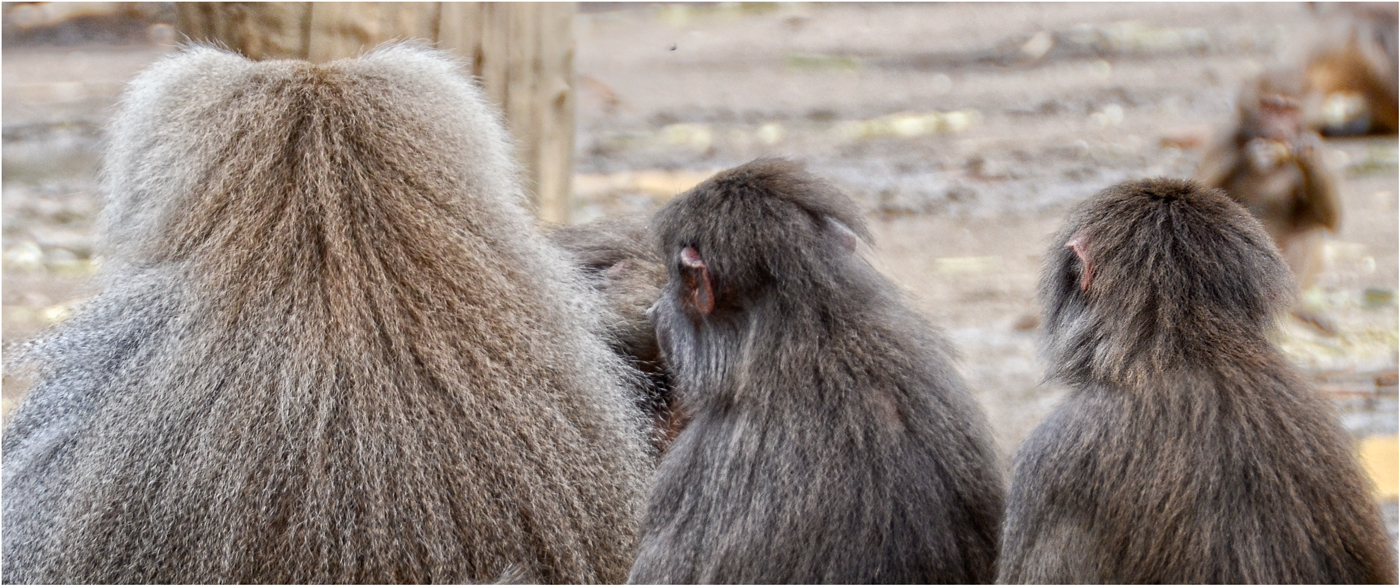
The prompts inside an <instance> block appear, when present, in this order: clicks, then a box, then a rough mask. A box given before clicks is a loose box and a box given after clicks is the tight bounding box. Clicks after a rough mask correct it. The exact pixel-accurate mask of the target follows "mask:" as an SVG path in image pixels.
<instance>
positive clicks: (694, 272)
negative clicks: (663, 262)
mask: <svg viewBox="0 0 1400 586" xmlns="http://www.w3.org/2000/svg"><path fill="white" fill-rule="evenodd" d="M681 266H683V267H685V284H686V288H687V289H688V291H687V293H689V295H690V298H689V301H690V304H691V305H694V306H695V310H696V311H698V312H700V315H710V312H712V311H714V310H715V292H714V288H713V287H712V286H711V285H710V269H709V268H708V267H706V266H705V260H704V259H702V258H700V253H699V252H698V251H696V250H695V249H694V248H692V247H689V246H687V247H685V248H684V249H683V250H681Z"/></svg>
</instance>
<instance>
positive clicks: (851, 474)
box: [629, 160, 1003, 583]
mask: <svg viewBox="0 0 1400 586" xmlns="http://www.w3.org/2000/svg"><path fill="white" fill-rule="evenodd" d="M654 222H655V223H654V230H655V233H656V234H657V235H658V238H659V242H660V244H661V253H662V257H663V258H664V259H665V261H666V264H667V266H668V271H669V274H670V279H669V281H668V282H667V284H666V287H665V289H664V290H663V291H662V295H661V298H660V299H659V300H658V301H657V303H656V305H655V306H653V308H652V310H651V315H652V318H653V322H654V323H655V324H656V330H657V336H658V338H659V340H660V343H661V348H662V352H663V354H664V355H665V357H666V360H667V364H668V365H669V366H670V367H671V370H672V374H673V376H674V377H675V379H676V389H677V392H678V393H680V395H681V397H680V398H681V400H682V402H683V404H684V405H685V408H686V410H687V414H688V415H689V416H690V417H691V419H690V423H689V424H688V426H687V427H686V428H685V429H684V430H683V431H682V432H681V434H680V436H679V437H678V438H676V441H675V443H673V444H672V445H671V448H670V451H668V452H667V453H666V455H665V456H664V457H663V459H662V462H661V466H660V469H659V470H658V472H657V481H656V483H655V485H654V486H653V489H652V494H651V496H650V500H649V502H648V504H647V511H646V517H645V518H644V520H643V524H642V526H643V536H642V542H641V547H640V551H639V554H638V557H637V561H636V564H635V565H634V566H633V567H632V574H631V576H630V577H629V580H631V581H632V582H637V583H673V582H674V583H707V582H721V583H784V582H791V583H826V582H855V583H904V582H985V581H990V580H991V579H992V578H993V573H994V563H995V560H996V544H997V532H998V525H999V523H1000V520H1001V510H1002V496H1003V487H1002V478H1001V475H1000V471H999V470H998V467H997V463H996V459H995V455H994V450H993V447H992V446H993V444H992V440H991V434H990V430H989V428H988V425H987V422H986V416H985V415H984V414H983V413H982V411H981V409H980V408H979V407H978V406H977V404H976V403H975V402H974V401H973V399H972V397H971V395H970V394H969V393H968V391H967V389H966V388H965V386H964V383H963V381H962V378H961V377H960V376H959V375H958V374H957V372H956V371H955V370H954V368H953V365H952V359H951V356H950V355H951V350H950V349H949V348H948V346H947V344H946V343H945V342H944V340H943V339H942V338H941V336H939V335H938V334H936V333H935V332H934V331H933V330H932V328H931V326H929V325H928V324H927V323H926V322H925V321H924V320H923V319H922V318H920V317H919V316H918V315H916V314H915V313H914V312H913V311H911V310H909V309H908V308H907V307H906V306H905V303H904V300H903V299H902V296H901V294H900V292H899V291H898V290H897V289H896V288H895V286H894V285H892V284H891V283H890V282H888V281H887V280H886V279H885V278H884V277H882V276H881V275H880V274H879V273H877V272H876V271H875V270H874V269H873V268H872V267H871V266H870V265H869V264H868V263H867V262H866V261H865V260H864V259H863V258H861V256H860V255H859V254H857V253H856V252H855V249H856V246H857V244H858V242H859V241H860V240H861V239H863V238H866V231H865V227H864V225H863V223H862V218H861V216H860V213H859V211H858V210H857V209H856V208H855V205H854V203H853V202H851V200H850V199H848V198H846V197H845V196H844V195H842V194H840V193H837V192H836V191H834V190H833V189H832V188H831V187H830V186H828V185H826V184H824V183H821V182H819V181H817V180H816V179H814V178H812V177H810V176H808V175H806V174H805V173H803V172H802V171H800V169H799V168H798V167H797V166H796V165H794V164H792V163H788V162H784V161H775V160H760V161H756V162H753V163H749V164H747V165H743V166H741V167H738V168H735V169H731V170H729V171H725V172H723V173H720V174H719V175H716V176H715V177H713V178H711V179H709V180H707V181H706V182H704V183H702V184H700V185H699V186H698V187H696V188H695V189H693V190H691V191H690V192H688V193H686V194H684V195H682V196H680V197H679V198H678V199H676V200H675V201H673V202H672V203H670V204H669V205H667V206H666V207H665V208H664V209H662V210H661V211H660V212H659V213H658V215H657V217H656V219H655V220H654Z"/></svg>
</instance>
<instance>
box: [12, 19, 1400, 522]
mask: <svg viewBox="0 0 1400 586" xmlns="http://www.w3.org/2000/svg"><path fill="white" fill-rule="evenodd" d="M1320 30H1321V29H1320V27H1319V26H1318V24H1317V21H1316V19H1315V18H1314V17H1313V15H1311V14H1310V13H1309V11H1308V10H1307V9H1306V8H1305V7H1304V6H1302V5H1289V4H1227V5H1222V4H1123V5H1116V4H1091V5H1049V4H1028V5H1018V4H971V5H964V4H952V5H923V4H860V5H842V4H825V5H806V4H783V5H772V4H768V5H706V6H693V5H634V6H615V5H594V6H588V5H585V7H584V9H583V12H582V14H580V16H579V19H578V22H577V25H576V35H577V39H578V47H577V54H576V66H577V72H578V76H579V83H578V92H579V96H578V97H579V99H578V103H579V111H578V135H577V143H576V144H577V147H576V152H577V161H576V163H577V165H576V168H577V173H578V175H577V178H576V181H575V187H576V192H577V193H578V198H577V207H576V209H575V211H574V216H575V220H576V221H582V220H586V219H589V218H593V217H597V216H600V215H605V214H612V213H620V212H628V211H650V210H653V209H655V208H656V206H658V205H660V204H661V203H664V201H665V200H666V199H667V198H668V197H670V196H671V195H673V194H674V193H676V192H678V191H680V190H682V189H684V188H686V187H688V186H690V185H692V184H693V183H695V182H697V181H699V180H700V179H702V178H704V177H705V176H706V175H707V174H709V173H710V172H712V171H714V170H717V169H721V168H725V167H728V166H732V165H736V164H739V163H742V162H745V161H747V160H750V159H752V158H754V157H759V156H783V157H789V158H793V159H796V160H799V161H803V162H805V163H806V164H807V165H808V166H809V168H810V169H811V170H812V171H814V172H815V173H817V174H819V175H822V176H824V177H827V178H828V179H830V180H832V181H833V182H835V183H836V184H837V185H839V186H840V187H842V188H843V189H844V190H846V191H847V192H848V193H850V194H851V195H852V196H853V197H855V198H856V199H857V200H858V201H860V202H861V204H862V205H863V206H864V207H865V209H866V210H868V212H869V219H870V223H871V227H872V229H873V231H874V234H875V237H876V246H875V248H874V249H873V250H871V251H870V255H871V257H872V258H873V259H874V261H875V262H876V264H877V266H879V267H880V268H881V269H882V270H883V271H884V272H885V274H887V275H889V276H890V277H891V278H892V279H894V280H896V281H897V282H898V283H900V284H901V285H902V286H903V287H905V288H906V289H907V291H908V293H909V297H910V299H911V301H912V303H914V304H915V305H916V306H917V307H919V308H921V309H922V310H923V311H925V312H927V313H928V314H929V315H930V316H931V317H932V318H933V319H934V320H935V321H936V322H938V323H940V324H942V326H943V327H944V328H945V329H946V330H947V333H948V335H949V337H950V338H951V339H952V340H953V342H954V344H955V345H956V346H957V347H958V348H959V349H960V351H961V353H962V356H963V358H962V362H961V365H960V368H961V370H962V372H963V374H964V375H965V376H966V377H967V378H968V380H969V382H970V384H971V387H972V388H973V389H975V390H976V393H977V397H978V399H979V400H980V401H981V403H982V404H983V406H984V407H985V408H986V409H987V412H988V414H989V416H990V417H991V420H992V422H993V425H994V427H995V429H996V433H997V439H998V441H999V442H1000V444H1001V448H1002V450H1003V452H1004V453H1005V454H1008V455H1009V454H1010V453H1011V452H1012V451H1013V450H1014V448H1015V446H1016V445H1017V443H1018V442H1019V441H1020V439H1021V438H1022V437H1023V436H1024V435H1025V433H1026V432H1028V431H1029V430H1030V428H1032V427H1033V426H1034V425H1035V424H1036V423H1037V422H1038V421H1039V420H1040V419H1041V418H1042V417H1044V416H1045V414H1046V413H1048V412H1049V410H1050V409H1052V408H1053V407H1054V405H1055V404H1056V403H1057V402H1058V400H1059V399H1060V397H1061V396H1062V395H1063V392H1064V389H1062V388H1060V387H1059V386H1057V385H1054V384H1047V383H1044V382H1042V380H1041V377H1042V372H1043V368H1042V366H1041V365H1040V363H1039V361H1038V359H1037V356H1036V339H1037V336H1038V329H1037V326H1036V321H1037V320H1036V317H1035V316H1036V314H1037V311H1038V310H1037V308H1036V305H1035V301H1034V291H1035V285H1036V280H1037V275H1038V271H1039V268H1040V259H1041V255H1042V253H1043V252H1044V250H1045V247H1046V244H1047V242H1048V238H1049V236H1050V235H1051V234H1052V233H1053V231H1054V230H1055V229H1056V228H1057V227H1058V226H1059V224H1060V222H1061V220H1062V219H1063V214H1064V212H1065V211H1066V209H1067V208H1068V206H1069V205H1071V204H1072V203H1074V202H1076V201H1078V200H1080V199H1082V198H1084V197H1087V196H1089V195H1091V194H1093V193H1094V192H1096V191H1098V190H1100V189H1102V188H1104V187H1106V186H1108V185H1111V184H1113V183H1115V182H1118V181H1121V180H1124V179H1130V178H1138V177H1146V176H1157V175H1165V176H1189V175H1190V174H1191V173H1192V171H1193V170H1194V169H1195V167H1196V165H1197V164H1198V163H1199V160H1200V157H1201V156H1202V155H1203V148H1202V146H1203V144H1202V143H1203V142H1204V141H1208V140H1210V139H1211V138H1212V137H1213V134H1214V133H1216V132H1219V131H1222V130H1223V129H1224V125H1225V124H1227V123H1228V121H1229V120H1231V119H1232V117H1233V113H1234V99H1235V96H1236V93H1237V91H1238V89H1239V87H1240V85H1241V84H1242V83H1243V81H1244V80H1246V79H1247V78H1249V77H1250V76H1252V75H1254V74H1257V73H1258V72H1260V71H1262V70H1263V69H1264V68H1266V67H1271V66H1276V65H1280V64H1287V63H1296V62H1297V61H1298V60H1299V59H1301V58H1302V55H1303V54H1304V51H1305V50H1306V48H1307V47H1308V46H1309V44H1310V43H1312V42H1313V40H1314V39H1315V38H1316V37H1317V36H1318V35H1319V34H1320V33H1319V31H1320ZM166 50H168V48H167V47H163V46H155V45H134V46H121V47H111V46H90V45H89V46H70V47H62V48H57V47H7V48H6V50H5V52H4V55H3V65H4V67H3V87H4V103H3V115H4V137H3V138H4V184H3V197H4V209H3V211H4V232H3V246H4V251H5V252H4V285H5V286H4V292H3V303H4V311H3V325H4V341H5V343H6V348H7V350H6V352H7V353H9V352H10V351H11V349H12V345H13V343H15V342H17V341H21V340H24V339H27V338H29V337H31V336H32V335H34V334H35V333H36V332H37V331H39V330H40V329H41V328H42V327H44V326H45V325H46V324H49V323H53V322H54V321H56V320H59V319H61V318H62V317H63V316H65V315H66V314H67V312H68V311H69V310H70V309H71V307H72V306H73V304H74V303H75V302H77V301H79V300H81V299H83V298H85V297H86V296H88V295H90V294H91V293H92V292H93V291H94V289H95V285H94V284H93V283H92V282H91V279H90V277H91V274H92V271H93V268H94V266H95V262H94V259H95V256H94V250H93V242H92V240H93V220H94V215H95V213H96V211H97V209H98V207H99V200H98V199H97V197H96V195H95V179H94V177H95V171H96V165H97V163H96V153H97V152H98V150H99V149H100V145H99V142H98V141H99V137H100V127H101V125H102V124H103V123H104V121H105V119H106V116H107V113H108V112H109V109H110V107H111V104H112V103H113V100H114V99H115V97H116V95H117V93H118V92H119V91H120V88H121V85H122V84H123V83H124V82H125V80H127V79H129V78H130V77H131V75H133V74H134V73H135V72H136V71H138V70H139V69H140V68H141V67H143V66H144V65H146V64H147V63H149V62H150V61H151V60H153V59H156V58H158V57H159V56H160V55H161V54H162V53H163V52H165V51H166ZM1325 148H1326V160H1327V161H1328V164H1329V165H1330V166H1331V167H1332V168H1333V169H1334V170H1335V171H1336V172H1337V173H1338V174H1339V175H1340V177H1341V178H1342V195H1343V198H1344V202H1343V207H1344V219H1343V226H1342V228H1341V230H1339V231H1338V232H1337V233H1336V234H1333V235H1331V236H1330V238H1329V240H1328V243H1327V247H1326V251H1325V252H1326V267H1325V269H1324V272H1323V275H1322V278H1321V279H1320V283H1319V284H1318V286H1316V287H1314V288H1312V289H1310V290H1308V291H1305V292H1303V299H1304V301H1305V303H1307V304H1309V306H1311V307H1314V308H1316V309H1318V310H1320V311H1323V312H1325V313H1326V314H1327V315H1329V316H1330V317H1332V318H1333V319H1335V320H1336V321H1337V323H1338V324H1339V326H1340V333H1339V335H1337V336H1326V335H1322V334H1320V333H1318V332H1316V331H1313V330H1311V329H1309V328H1308V327H1306V326H1303V325H1301V324H1299V323H1294V322H1287V323H1285V324H1283V327H1282V329H1281V332H1280V334H1279V343H1280V345H1281V346H1282V347H1283V348H1284V349H1285V350H1286V351H1287V352H1288V353H1289V355H1290V356H1292V357H1293V358H1294V359H1295V361H1296V362H1297V363H1298V364H1299V366H1301V367H1303V368H1304V369H1306V370H1307V372H1309V373H1310V374H1311V375H1313V376H1314V377H1315V378H1316V379H1317V380H1318V382H1319V386H1320V388H1322V389H1323V391H1324V392H1326V393H1327V394H1328V396H1331V397H1333V398H1335V399H1336V401H1337V403H1338V404H1339V406H1341V408H1342V411H1343V417H1344V422H1345V424H1346V425H1347V427H1348V429H1350V430H1351V431H1352V432H1353V433H1354V434H1355V435H1356V436H1357V437H1358V438H1366V437H1372V436H1385V435H1394V434H1395V433H1396V428H1397V411H1396V386H1395V385H1396V383H1395V372H1396V367H1397V362H1398V361H1400V359H1397V354H1398V352H1397V348H1400V341H1398V340H1400V327H1397V306H1396V283H1397V265H1398V264H1400V260H1397V217H1398V216H1397V195H1400V186H1398V185H1397V183H1398V181H1397V141H1396V139H1395V138H1394V137H1390V138H1370V139H1349V140H1333V141H1328V143H1327V144H1326V147H1325ZM21 387H22V385H18V384H14V381H9V380H7V381H6V385H5V388H4V398H5V400H6V402H7V403H10V404H12V402H13V401H14V400H16V399H17V398H18V394H19V393H20V392H21ZM1389 514H1390V516H1391V517H1392V521H1391V526H1392V527H1394V520H1393V519H1394V516H1395V512H1394V506H1393V504H1392V505H1390V512H1389Z"/></svg>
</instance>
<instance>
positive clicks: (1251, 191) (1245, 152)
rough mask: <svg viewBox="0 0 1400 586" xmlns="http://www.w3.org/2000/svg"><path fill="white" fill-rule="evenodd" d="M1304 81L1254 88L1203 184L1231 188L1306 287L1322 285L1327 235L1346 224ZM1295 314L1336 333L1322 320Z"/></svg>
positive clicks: (1275, 77)
mask: <svg viewBox="0 0 1400 586" xmlns="http://www.w3.org/2000/svg"><path fill="white" fill-rule="evenodd" d="M1300 83H1301V82H1300V80H1299V78H1298V76H1297V75H1296V74H1294V73H1293V72H1289V71H1286V70H1276V71H1273V72H1270V73H1268V74H1265V75H1263V76H1261V77H1260V78H1259V79H1257V80H1254V81H1251V82H1250V83H1248V84H1246V86H1245V89H1244V90H1243V91H1241V93H1240V98H1239V122H1238V123H1237V126H1236V127H1235V128H1234V129H1233V130H1232V131H1231V132H1230V133H1229V134H1228V135H1226V136H1224V137H1223V138H1222V139H1221V140H1220V141H1218V142H1217V143H1216V145H1215V146H1214V147H1213V148H1212V149H1211V150H1210V151H1209V152H1208V153H1207V154H1206V156H1205V159H1204V160H1203V161H1202V163H1201V167H1200V169H1198V170H1197V172H1196V180H1197V181H1199V182H1200V183H1201V184H1202V185H1204V186H1205V187H1215V188H1220V189H1223V190H1225V193H1226V194H1227V195H1229V196H1230V198H1232V199H1234V200H1235V201H1237V202H1239V203H1240V204H1241V205H1243V206H1244V207H1245V209H1248V210H1249V212H1250V213H1251V214H1253V215H1254V216H1255V217H1256V218H1259V221H1261V222H1263V223H1264V229H1265V230H1266V231H1267V232H1268V233H1269V236H1270V237H1272V238H1273V241H1274V243H1275V244H1276V245H1278V248H1279V250H1280V251H1281V252H1282V253H1283V257H1284V259H1285V261H1286V262H1287V264H1288V267H1289V269H1290V270H1292V271H1293V274H1294V276H1295V277H1296V278H1297V280H1298V285H1299V287H1300V288H1302V289H1306V288H1308V287H1311V286H1312V285H1313V284H1314V283H1315V282H1316V280H1317V276H1318V272H1319V269H1320V267H1319V266H1318V265H1319V257H1320V256H1321V252H1322V235H1323V232H1324V231H1327V232H1335V231H1336V230H1337V228H1338V227H1339V225H1340V224H1341V205H1340V198H1339V196H1338V194H1337V179H1336V177H1335V175H1334V174H1333V173H1332V171H1330V170H1329V169H1328V168H1327V166H1326V164H1325V163H1323V161H1322V139H1321V138H1320V137H1319V136H1318V135H1317V133H1315V132H1313V131H1311V130H1308V129H1307V128H1306V126H1305V125H1304V123H1303V114H1302V111H1301V110H1300V109H1299V102H1298V96H1299V95H1300V92H1301V91H1302V90H1301V86H1300ZM1295 314H1297V315H1298V316H1299V317H1300V318H1302V319H1304V320H1306V321H1309V322H1311V323H1314V324H1316V325H1319V327H1323V329H1330V328H1331V326H1330V325H1328V324H1327V320H1326V319H1325V318H1322V317H1321V316H1315V315H1312V314H1311V313H1309V312H1306V311H1303V310H1296V311H1295Z"/></svg>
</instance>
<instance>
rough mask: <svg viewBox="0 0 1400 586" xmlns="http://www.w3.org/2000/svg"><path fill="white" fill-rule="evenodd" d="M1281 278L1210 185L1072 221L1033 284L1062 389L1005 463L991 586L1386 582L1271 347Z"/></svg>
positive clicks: (1232, 207) (1155, 189)
mask: <svg viewBox="0 0 1400 586" xmlns="http://www.w3.org/2000/svg"><path fill="white" fill-rule="evenodd" d="M1290 287H1291V280H1290V278H1289V275H1288V271H1287V269H1286V268H1285V267H1284V264H1283V261H1282V259H1281V258H1280V257H1279V255H1278V252H1277V251H1276V249H1275V248H1274V246H1273V244H1272V243H1270V242H1269V236H1268V234H1266V233H1265V232H1264V230H1263V228H1262V227H1261V226H1260V225H1259V222H1258V221H1257V220H1255V219H1254V218H1252V217H1250V216H1249V214H1248V212H1246V211H1245V210H1244V208H1242V207H1240V206H1239V205H1238V204H1236V203H1234V202H1232V201H1230V200H1229V198H1227V197H1226V196H1225V194H1223V193H1221V192H1220V191H1218V190H1213V189H1205V188H1202V187H1200V186H1199V185H1197V184H1195V183H1192V182H1187V181H1179V180H1170V179H1153V180H1146V181H1136V182H1128V183H1124V184H1121V185H1118V186H1116V187H1112V188H1109V189H1108V190H1106V191H1104V192H1103V193H1101V194H1099V195H1098V196H1097V197H1095V198H1092V199H1091V200H1089V201H1087V202H1085V203H1084V204H1082V205H1081V206H1080V207H1079V208H1078V209H1077V210H1075V211H1074V212H1073V214H1072V216H1071V218H1070V220H1069V222H1068V225H1067V226H1066V227H1065V228H1064V230H1063V231H1062V232H1060V234H1059V235H1058V236H1057V237H1056V240H1055V244H1054V246H1053V247H1052V249H1051V250H1050V253H1049V256H1048V257H1047V261H1046V267H1045V274H1044V276H1043V278H1042V281H1041V297H1042V302H1043V303H1044V305H1045V309H1044V311H1045V313H1044V318H1045V331H1046V348H1047V354H1048V357H1049V359H1050V361H1051V374H1052V376H1054V377H1057V378H1059V379H1060V380H1063V381H1064V382H1066V383H1068V384H1069V385H1070V386H1071V387H1072V391H1071V394H1070V395H1069V396H1068V398H1066V400H1065V402H1064V404H1062V405H1060V406H1059V408H1057V409H1056V410H1055V412H1054V413H1052V414H1051V415H1050V417H1049V418H1047V419H1046V420H1045V421H1044V422H1043V423H1041V425H1040V426H1039V427H1037V428H1036V429H1035V431H1033V432H1032V433H1031V434H1030V436H1029V437H1027V438H1026V441H1025V443H1024V444H1023V445H1022V446H1021V449H1020V450H1019V452H1018V453H1017V455H1016V461H1015V465H1014V470H1015V471H1014V474H1013V477H1012V482H1011V490H1010V495H1009V497H1008V499H1007V513H1006V525H1005V528H1004V529H1003V532H1002V535H1003V538H1002V550H1001V563H1000V565H999V566H1000V574H999V579H1000V580H1001V581H1003V582H1012V583H1041V584H1060V583H1064V584H1075V583H1079V584H1084V583H1166V584H1182V583H1215V584H1221V583H1237V582H1244V583H1264V584H1268V583H1273V584H1299V583H1301V584H1309V583H1312V584H1317V583H1337V582H1350V583H1361V582H1366V583H1392V584H1393V583H1394V582H1395V577H1396V574H1395V563H1394V553H1393V551H1392V550H1391V545H1390V543H1389V540H1388V539H1387V537H1386V533H1385V529H1384V527H1383V526H1382V524H1381V517H1380V512H1379V510H1378V507H1377V505H1376V503H1375V501H1374V500H1373V499H1372V497H1371V494H1370V492H1369V490H1368V482H1367V479H1366V477H1365V475H1364V474H1363V472H1362V471H1361V468H1360V467H1359V466H1358V465H1357V462H1356V457H1355V454H1354V453H1353V448H1352V445H1351V440H1350V438H1349V437H1348V436H1347V434H1346V432H1345V431H1344V430H1343V429H1342V428H1341V426H1340V425H1339V424H1338V423H1337V421H1336V415H1335V413H1334V411H1333V408H1332V406H1331V405H1330V404H1329V403H1328V402H1327V401H1326V400H1324V399H1322V398H1320V397H1318V396H1317V395H1316V394H1315V393H1314V392H1313V389H1312V388H1310V385H1309V384H1308V383H1307V382H1306V381H1305V380H1304V379H1303V378H1302V377H1301V376H1300V374H1299V373H1298V372H1297V370H1296V369H1295V368H1294V367H1293V366H1292V365H1291V364H1289V362H1288V361H1287V359H1286V358H1285V357H1284V356H1283V355H1282V354H1281V353H1280V352H1279V351H1278V350H1277V349H1275V348H1274V347H1273V346H1272V345H1271V344H1270V343H1269V341H1268V339H1267V337H1266V336H1267V334H1268V332H1269V330H1270V329H1271V327H1272V324H1273V323H1274V319H1275V318H1276V317H1277V314H1278V312H1279V311H1280V310H1281V309H1283V307H1285V306H1286V303H1287V300H1288V297H1289V294H1290Z"/></svg>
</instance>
